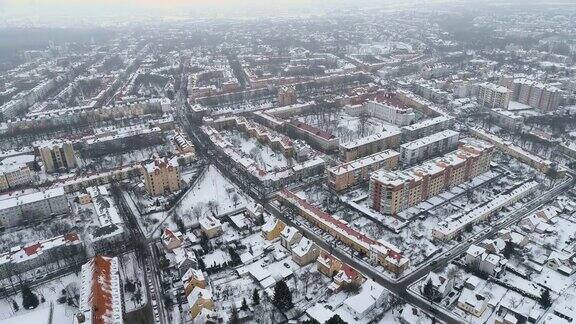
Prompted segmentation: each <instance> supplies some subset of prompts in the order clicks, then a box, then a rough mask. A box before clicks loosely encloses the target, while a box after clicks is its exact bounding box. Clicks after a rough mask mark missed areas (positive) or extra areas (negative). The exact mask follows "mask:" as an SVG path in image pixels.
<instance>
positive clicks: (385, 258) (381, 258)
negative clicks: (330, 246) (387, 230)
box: [278, 189, 410, 276]
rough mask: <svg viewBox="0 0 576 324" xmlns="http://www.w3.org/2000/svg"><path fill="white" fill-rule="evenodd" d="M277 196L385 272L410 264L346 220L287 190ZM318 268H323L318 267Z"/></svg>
mask: <svg viewBox="0 0 576 324" xmlns="http://www.w3.org/2000/svg"><path fill="white" fill-rule="evenodd" d="M278 196H279V198H280V199H281V200H282V201H283V202H286V203H288V204H290V205H292V206H294V207H295V208H296V209H297V210H298V213H299V215H300V216H302V217H304V218H305V219H307V220H308V221H309V222H311V223H312V224H314V225H315V226H317V227H318V228H320V229H322V230H323V231H325V232H327V233H328V234H330V235H332V236H333V237H334V238H336V239H337V240H339V241H340V242H342V243H344V244H346V245H347V246H350V247H351V248H353V249H354V250H356V251H357V252H359V253H363V254H364V255H366V256H369V257H370V258H371V259H372V260H374V261H375V262H377V263H379V264H380V265H382V266H383V267H384V268H386V269H387V270H388V271H391V272H393V273H402V272H403V271H404V270H406V269H407V268H408V267H409V264H410V262H409V260H408V259H407V258H405V257H403V256H402V252H401V251H400V250H399V249H398V248H397V247H395V246H394V245H392V244H390V243H388V242H386V241H384V240H378V241H376V240H373V239H371V238H370V237H368V236H366V235H365V234H364V233H362V232H360V231H358V230H356V229H354V228H352V227H350V226H349V225H348V223H346V222H344V221H342V220H340V219H337V218H335V217H334V216H332V215H330V214H328V213H326V212H324V211H322V210H320V209H319V208H318V207H316V206H314V205H312V204H310V203H308V202H307V201H306V200H304V199H302V198H300V197H298V196H297V195H296V194H294V193H293V192H291V191H289V190H286V189H284V190H282V191H280V193H279V194H278ZM318 259H320V258H318ZM317 262H320V265H319V267H320V266H321V265H323V263H322V261H318V260H317ZM319 271H323V270H320V269H319ZM326 271H328V270H326ZM327 275H329V274H327ZM329 276H331V275H329Z"/></svg>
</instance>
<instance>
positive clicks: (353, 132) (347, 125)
mask: <svg viewBox="0 0 576 324" xmlns="http://www.w3.org/2000/svg"><path fill="white" fill-rule="evenodd" d="M298 119H299V120H300V121H302V122H304V123H307V124H310V125H313V126H315V127H318V128H320V129H322V130H324V131H327V132H329V133H332V134H333V135H336V136H337V137H339V138H340V143H346V142H350V141H354V140H357V139H359V138H361V137H365V136H370V135H373V134H376V133H379V132H382V131H384V130H398V127H397V126H396V125H394V124H391V123H387V122H385V121H383V120H381V119H378V118H373V117H370V118H368V119H367V120H365V121H362V120H361V118H360V117H354V116H351V115H348V114H347V113H345V112H343V111H342V112H340V113H332V114H318V115H307V116H302V117H300V118H298Z"/></svg>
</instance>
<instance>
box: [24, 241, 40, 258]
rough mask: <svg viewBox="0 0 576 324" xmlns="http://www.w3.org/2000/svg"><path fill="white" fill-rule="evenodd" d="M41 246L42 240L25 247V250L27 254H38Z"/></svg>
mask: <svg viewBox="0 0 576 324" xmlns="http://www.w3.org/2000/svg"><path fill="white" fill-rule="evenodd" d="M41 247H42V244H41V243H40V242H38V243H36V244H32V245H29V246H26V247H24V252H26V255H28V256H30V255H33V254H36V252H38V250H40V248H41Z"/></svg>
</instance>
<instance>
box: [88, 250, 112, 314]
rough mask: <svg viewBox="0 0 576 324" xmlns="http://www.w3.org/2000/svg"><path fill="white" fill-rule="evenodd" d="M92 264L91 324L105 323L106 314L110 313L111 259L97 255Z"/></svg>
mask: <svg viewBox="0 0 576 324" xmlns="http://www.w3.org/2000/svg"><path fill="white" fill-rule="evenodd" d="M90 262H91V263H92V271H93V273H92V295H91V296H90V302H91V304H92V323H95V324H104V323H106V317H107V314H110V313H111V312H112V291H111V290H110V286H111V283H110V281H111V280H112V275H111V258H108V257H105V256H101V255H97V256H95V257H94V259H92V261H90Z"/></svg>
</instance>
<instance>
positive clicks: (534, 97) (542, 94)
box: [510, 79, 561, 112]
mask: <svg viewBox="0 0 576 324" xmlns="http://www.w3.org/2000/svg"><path fill="white" fill-rule="evenodd" d="M510 87H511V90H512V100H514V101H518V102H519V103H522V104H525V105H528V106H530V107H533V108H538V109H540V110H541V111H543V112H548V111H554V110H556V109H557V108H558V103H559V101H560V92H561V90H560V89H558V88H556V87H554V86H549V85H545V84H543V83H540V82H537V81H532V80H527V79H516V80H514V81H512V82H511V84H510Z"/></svg>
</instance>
